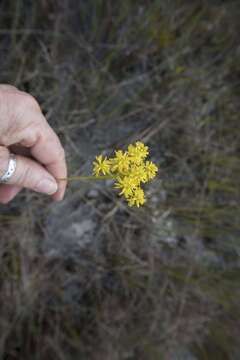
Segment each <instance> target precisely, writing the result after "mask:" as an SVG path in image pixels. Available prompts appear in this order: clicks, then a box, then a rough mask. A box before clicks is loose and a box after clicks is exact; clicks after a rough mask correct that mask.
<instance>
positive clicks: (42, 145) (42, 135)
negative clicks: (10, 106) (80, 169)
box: [30, 114, 67, 201]
mask: <svg viewBox="0 0 240 360" xmlns="http://www.w3.org/2000/svg"><path fill="white" fill-rule="evenodd" d="M39 116H41V117H42V118H43V119H42V121H40V122H39V125H40V126H39V131H38V136H37V139H36V142H35V143H34V144H33V145H32V146H31V147H30V151H31V154H32V156H33V157H34V158H35V159H37V160H38V161H39V162H40V163H41V164H43V165H44V166H45V167H46V169H47V170H48V171H49V173H50V174H52V175H53V176H54V178H55V179H56V181H57V183H58V190H57V192H56V193H55V194H54V195H53V199H54V200H57V201H60V200H62V199H63V196H64V193H65V190H66V183H67V182H66V181H62V180H59V179H61V178H66V177H67V165H66V160H65V151H64V149H63V147H62V145H61V142H60V140H59V137H58V136H57V134H56V133H55V132H54V131H53V129H52V128H51V127H50V125H49V124H48V123H47V121H46V119H45V117H44V116H43V115H42V114H39Z"/></svg>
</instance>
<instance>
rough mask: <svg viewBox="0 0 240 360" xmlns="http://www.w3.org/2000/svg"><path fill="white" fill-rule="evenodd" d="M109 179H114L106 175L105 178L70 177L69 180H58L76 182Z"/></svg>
mask: <svg viewBox="0 0 240 360" xmlns="http://www.w3.org/2000/svg"><path fill="white" fill-rule="evenodd" d="M107 179H113V177H112V176H110V175H105V176H94V175H92V176H70V177H67V178H61V179H58V180H62V181H74V180H107Z"/></svg>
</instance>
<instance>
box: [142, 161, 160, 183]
mask: <svg viewBox="0 0 240 360" xmlns="http://www.w3.org/2000/svg"><path fill="white" fill-rule="evenodd" d="M157 172H158V168H157V166H156V165H155V164H154V163H153V162H152V161H146V165H145V173H146V176H147V180H151V179H153V178H154V177H155V176H156V174H157Z"/></svg>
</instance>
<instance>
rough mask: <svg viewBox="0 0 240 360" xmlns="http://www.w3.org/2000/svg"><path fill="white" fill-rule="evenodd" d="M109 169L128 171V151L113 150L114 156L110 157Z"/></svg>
mask: <svg viewBox="0 0 240 360" xmlns="http://www.w3.org/2000/svg"><path fill="white" fill-rule="evenodd" d="M111 163H112V166H111V170H112V171H113V172H114V171H117V172H120V173H124V172H126V171H128V169H129V165H130V158H129V156H128V153H126V152H123V151H122V150H118V151H115V157H114V158H112V159H111Z"/></svg>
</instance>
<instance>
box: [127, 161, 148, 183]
mask: <svg viewBox="0 0 240 360" xmlns="http://www.w3.org/2000/svg"><path fill="white" fill-rule="evenodd" d="M129 176H131V177H133V178H134V179H135V181H136V184H137V185H140V183H141V182H143V183H145V182H147V180H148V176H147V173H146V170H145V166H144V163H140V164H135V163H134V164H133V165H132V166H131V170H130V172H129Z"/></svg>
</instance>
